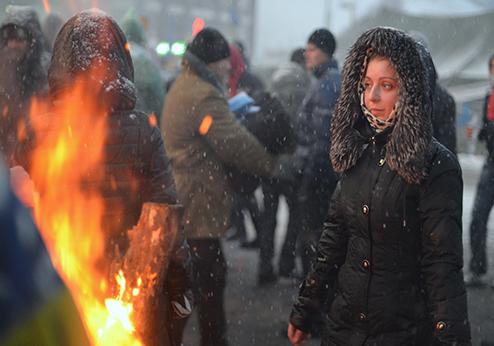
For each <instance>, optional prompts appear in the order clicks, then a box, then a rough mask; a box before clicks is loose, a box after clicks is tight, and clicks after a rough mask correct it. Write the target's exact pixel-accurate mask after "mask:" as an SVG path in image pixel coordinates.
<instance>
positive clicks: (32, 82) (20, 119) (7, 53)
mask: <svg viewBox="0 0 494 346" xmlns="http://www.w3.org/2000/svg"><path fill="white" fill-rule="evenodd" d="M5 14H6V15H5V18H4V20H3V22H2V24H1V25H0V61H1V62H2V63H1V64H0V114H1V119H0V152H2V153H3V155H4V156H5V160H6V164H7V165H8V166H9V167H12V166H14V165H16V164H18V163H24V158H23V157H22V156H23V155H22V153H21V149H20V148H21V144H22V143H23V142H24V140H25V139H26V137H27V136H28V132H29V122H28V113H29V106H30V104H31V100H32V98H33V97H42V96H43V95H44V94H45V92H46V87H47V83H46V69H45V67H46V66H47V62H48V60H49V59H48V56H47V55H46V52H45V51H44V39H43V33H42V32H41V26H40V23H39V19H38V15H37V14H36V11H35V10H34V9H33V8H32V7H28V6H13V5H10V6H7V9H6V13H5Z"/></svg>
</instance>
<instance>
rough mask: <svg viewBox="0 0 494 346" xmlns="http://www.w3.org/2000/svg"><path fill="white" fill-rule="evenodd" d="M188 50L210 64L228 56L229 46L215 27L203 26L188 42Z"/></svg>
mask: <svg viewBox="0 0 494 346" xmlns="http://www.w3.org/2000/svg"><path fill="white" fill-rule="evenodd" d="M188 50H189V51H190V52H191V53H192V54H194V55H195V56H196V57H198V58H199V59H201V60H202V61H203V62H204V63H206V64H210V63H213V62H216V61H220V60H223V59H226V58H228V57H229V56H230V46H229V45H228V42H227V41H226V39H225V38H224V37H223V35H222V34H221V33H220V32H219V31H218V30H216V29H213V28H204V29H202V30H201V31H200V32H199V33H198V34H197V35H196V37H194V39H193V40H192V42H191V43H190V44H189V47H188Z"/></svg>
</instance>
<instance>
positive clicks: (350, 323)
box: [289, 28, 470, 346]
mask: <svg viewBox="0 0 494 346" xmlns="http://www.w3.org/2000/svg"><path fill="white" fill-rule="evenodd" d="M373 57H377V58H378V59H382V58H385V59H387V61H389V63H390V66H392V67H393V68H394V70H395V71H396V76H397V83H398V85H399V96H398V102H397V103H396V104H395V108H394V109H393V112H391V113H390V114H394V119H395V120H394V122H393V123H392V124H388V125H387V126H384V130H383V127H382V126H381V128H380V130H382V131H378V130H376V127H377V128H379V126H376V124H373V125H371V123H372V121H371V120H369V119H368V116H365V115H364V113H366V111H367V108H366V107H365V104H364V102H363V101H361V100H363V97H362V98H361V97H360V96H361V95H362V93H363V92H364V91H363V90H364V88H365V87H363V84H364V83H363V78H364V76H366V66H367V64H368V62H369V61H371V59H372V58H373ZM426 78H427V77H426V70H425V68H424V64H423V62H422V61H421V58H420V55H419V52H418V51H417V46H416V42H415V41H414V40H413V39H412V38H410V37H409V36H408V35H406V34H405V33H403V32H401V31H399V30H396V29H392V28H374V29H370V30H368V31H367V32H365V33H364V34H362V36H360V38H359V39H358V40H357V41H356V43H355V44H354V45H353V47H352V48H351V49H350V51H349V54H348V56H347V58H346V62H345V66H344V70H343V81H342V90H341V97H340V99H339V102H338V105H337V107H336V111H335V114H334V116H333V122H332V128H331V131H332V133H331V134H332V136H331V137H332V143H331V153H330V155H331V160H332V163H333V167H334V169H335V171H337V172H339V173H341V179H340V181H339V183H338V187H337V188H336V191H335V193H334V195H333V199H332V202H331V207H330V210H329V215H328V218H327V222H326V223H325V226H324V231H323V235H322V237H321V239H320V242H319V245H318V251H317V256H316V257H315V258H314V262H313V265H312V270H311V271H310V273H309V274H308V276H307V278H306V279H305V281H304V282H303V284H302V287H301V291H300V294H299V297H298V299H297V301H296V303H295V305H294V308H293V311H292V313H291V316H290V326H289V336H290V332H291V333H292V336H293V335H294V334H293V333H294V331H295V332H298V333H299V334H301V335H303V336H302V338H304V337H305V336H306V333H308V332H309V331H310V328H311V325H312V318H313V316H314V315H315V314H314V312H315V311H317V310H318V309H320V308H321V307H323V308H324V310H325V311H326V313H327V314H326V327H327V328H326V329H327V330H326V332H325V334H324V336H323V342H322V345H389V346H391V345H417V346H418V345H421V346H422V345H470V330H469V323H468V316H467V304H466V293H465V287H464V283H463V273H462V266H463V259H462V257H463V252H462V236H461V233H462V220H461V217H462V189H463V186H462V178H461V169H460V166H459V164H458V161H457V160H456V158H455V157H454V155H452V154H451V153H450V152H449V151H448V150H447V149H445V148H444V147H443V146H442V145H441V144H439V143H438V142H437V141H435V140H434V139H433V138H432V134H431V121H430V118H431V111H432V107H431V102H432V101H431V100H432V98H431V86H430V85H428V83H427V81H426ZM381 125H382V124H381ZM291 340H292V339H291ZM292 342H293V340H292Z"/></svg>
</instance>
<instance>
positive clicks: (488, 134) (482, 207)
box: [466, 54, 494, 286]
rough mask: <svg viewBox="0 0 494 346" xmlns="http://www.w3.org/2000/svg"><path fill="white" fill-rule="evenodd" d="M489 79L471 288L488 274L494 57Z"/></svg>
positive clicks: (492, 193) (492, 186) (472, 230)
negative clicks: (483, 160) (483, 155)
mask: <svg viewBox="0 0 494 346" xmlns="http://www.w3.org/2000/svg"><path fill="white" fill-rule="evenodd" d="M489 77H490V81H491V89H490V90H489V92H488V94H487V96H486V97H485V101H484V111H483V114H482V124H483V125H482V128H481V130H480V132H479V140H481V141H485V144H486V147H487V152H488V154H487V158H486V160H485V163H484V166H483V167H482V173H481V174H480V180H479V182H478V185H477V193H476V195H475V200H474V204H473V209H472V223H471V224H470V248H471V250H472V257H471V259H470V275H469V277H468V278H467V279H466V283H467V285H468V286H483V285H484V284H485V282H484V275H485V274H486V273H487V253H486V240H487V221H488V219H489V214H490V213H491V209H492V206H493V205H494V82H493V81H494V54H493V55H492V56H491V57H490V59H489Z"/></svg>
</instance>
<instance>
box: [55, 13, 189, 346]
mask: <svg viewBox="0 0 494 346" xmlns="http://www.w3.org/2000/svg"><path fill="white" fill-rule="evenodd" d="M126 44H127V40H126V38H125V36H124V34H123V32H122V30H121V29H120V28H119V26H118V25H117V24H116V22H115V21H114V20H113V18H111V17H110V16H108V15H106V14H105V13H104V12H101V11H99V10H89V11H83V12H80V13H79V14H77V15H75V16H73V17H72V18H71V19H69V20H68V21H67V22H66V23H65V25H64V26H63V27H62V28H61V30H60V32H59V34H58V36H57V38H56V40H55V44H54V49H53V57H52V61H51V65H50V68H49V74H48V81H49V86H50V94H51V96H52V97H53V102H54V104H55V105H56V104H57V101H58V98H59V95H60V94H61V93H63V92H64V91H65V90H67V89H68V88H71V87H72V86H73V82H74V81H75V80H77V77H80V76H86V75H87V74H88V72H89V71H94V70H92V68H94V67H95V66H99V67H105V69H104V72H105V73H104V74H102V75H99V74H95V73H91V75H90V76H89V77H90V78H91V80H92V81H94V86H95V89H96V90H98V91H97V92H96V93H97V94H96V95H95V97H96V98H97V100H98V102H99V103H100V104H103V105H105V107H107V109H108V115H107V126H108V129H107V138H106V142H105V146H104V149H103V152H104V155H103V157H104V161H103V162H102V164H101V167H99V168H100V169H101V170H102V172H104V177H103V178H102V179H99V178H90V177H89V178H88V181H87V182H86V183H87V187H88V189H97V191H99V192H100V193H101V195H102V196H103V198H104V206H105V212H104V215H103V228H104V229H106V230H108V235H107V236H108V242H109V244H108V246H107V248H108V253H109V256H110V255H112V254H113V251H114V245H118V246H119V247H120V250H123V251H125V250H126V248H127V246H128V244H127V241H128V240H127V237H126V235H127V231H128V230H129V229H131V228H132V227H133V226H134V225H136V224H137V222H138V220H139V216H140V213H141V208H142V205H143V204H144V203H146V202H151V203H159V204H166V205H173V204H176V203H177V201H176V193H175V185H174V181H173V177H172V173H171V166H170V161H169V160H168V158H167V156H166V152H165V148H164V144H163V141H162V138H161V134H160V131H159V129H158V128H157V127H156V126H153V125H151V124H150V122H149V120H148V117H147V115H146V114H144V113H142V112H139V111H135V110H134V105H135V100H136V94H135V88H134V84H133V79H134V70H133V64H132V59H131V57H130V54H129V51H128V49H126ZM86 77H87V76H86ZM98 86H101V87H100V88H98ZM79 109H80V110H81V116H84V113H83V112H84V107H80V108H79ZM55 110H56V108H55ZM60 116H61V115H60V114H56V113H53V114H48V115H47V123H48V124H49V123H50V122H51V121H54V122H55V121H57V119H58V117H60ZM48 130H49V126H48ZM176 239H177V240H176V242H175V244H174V246H173V248H172V251H173V254H172V256H171V259H170V267H169V268H168V272H169V273H170V275H168V276H167V282H166V284H165V290H166V292H168V294H170V292H173V294H177V292H178V294H179V295H180V294H183V293H184V292H186V290H187V289H189V288H190V285H191V281H192V278H191V277H190V276H188V275H190V274H191V261H190V254H189V251H188V246H187V243H186V242H185V237H184V233H183V229H179V230H178V234H177V236H176ZM170 311H171V307H170V306H165V307H164V308H163V309H161V312H162V313H164V315H163V316H160V317H159V321H158V322H159V323H163V320H169V319H170V318H171V316H170ZM157 319H158V317H157ZM160 332H161V333H162V334H160V335H159V336H157V337H160V338H162V339H161V340H160V341H159V342H163V343H164V345H168V344H169V343H168V342H171V341H169V340H168V338H169V335H168V332H167V331H166V330H161V331H160ZM152 344H154V343H152ZM160 345H161V343H160Z"/></svg>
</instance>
